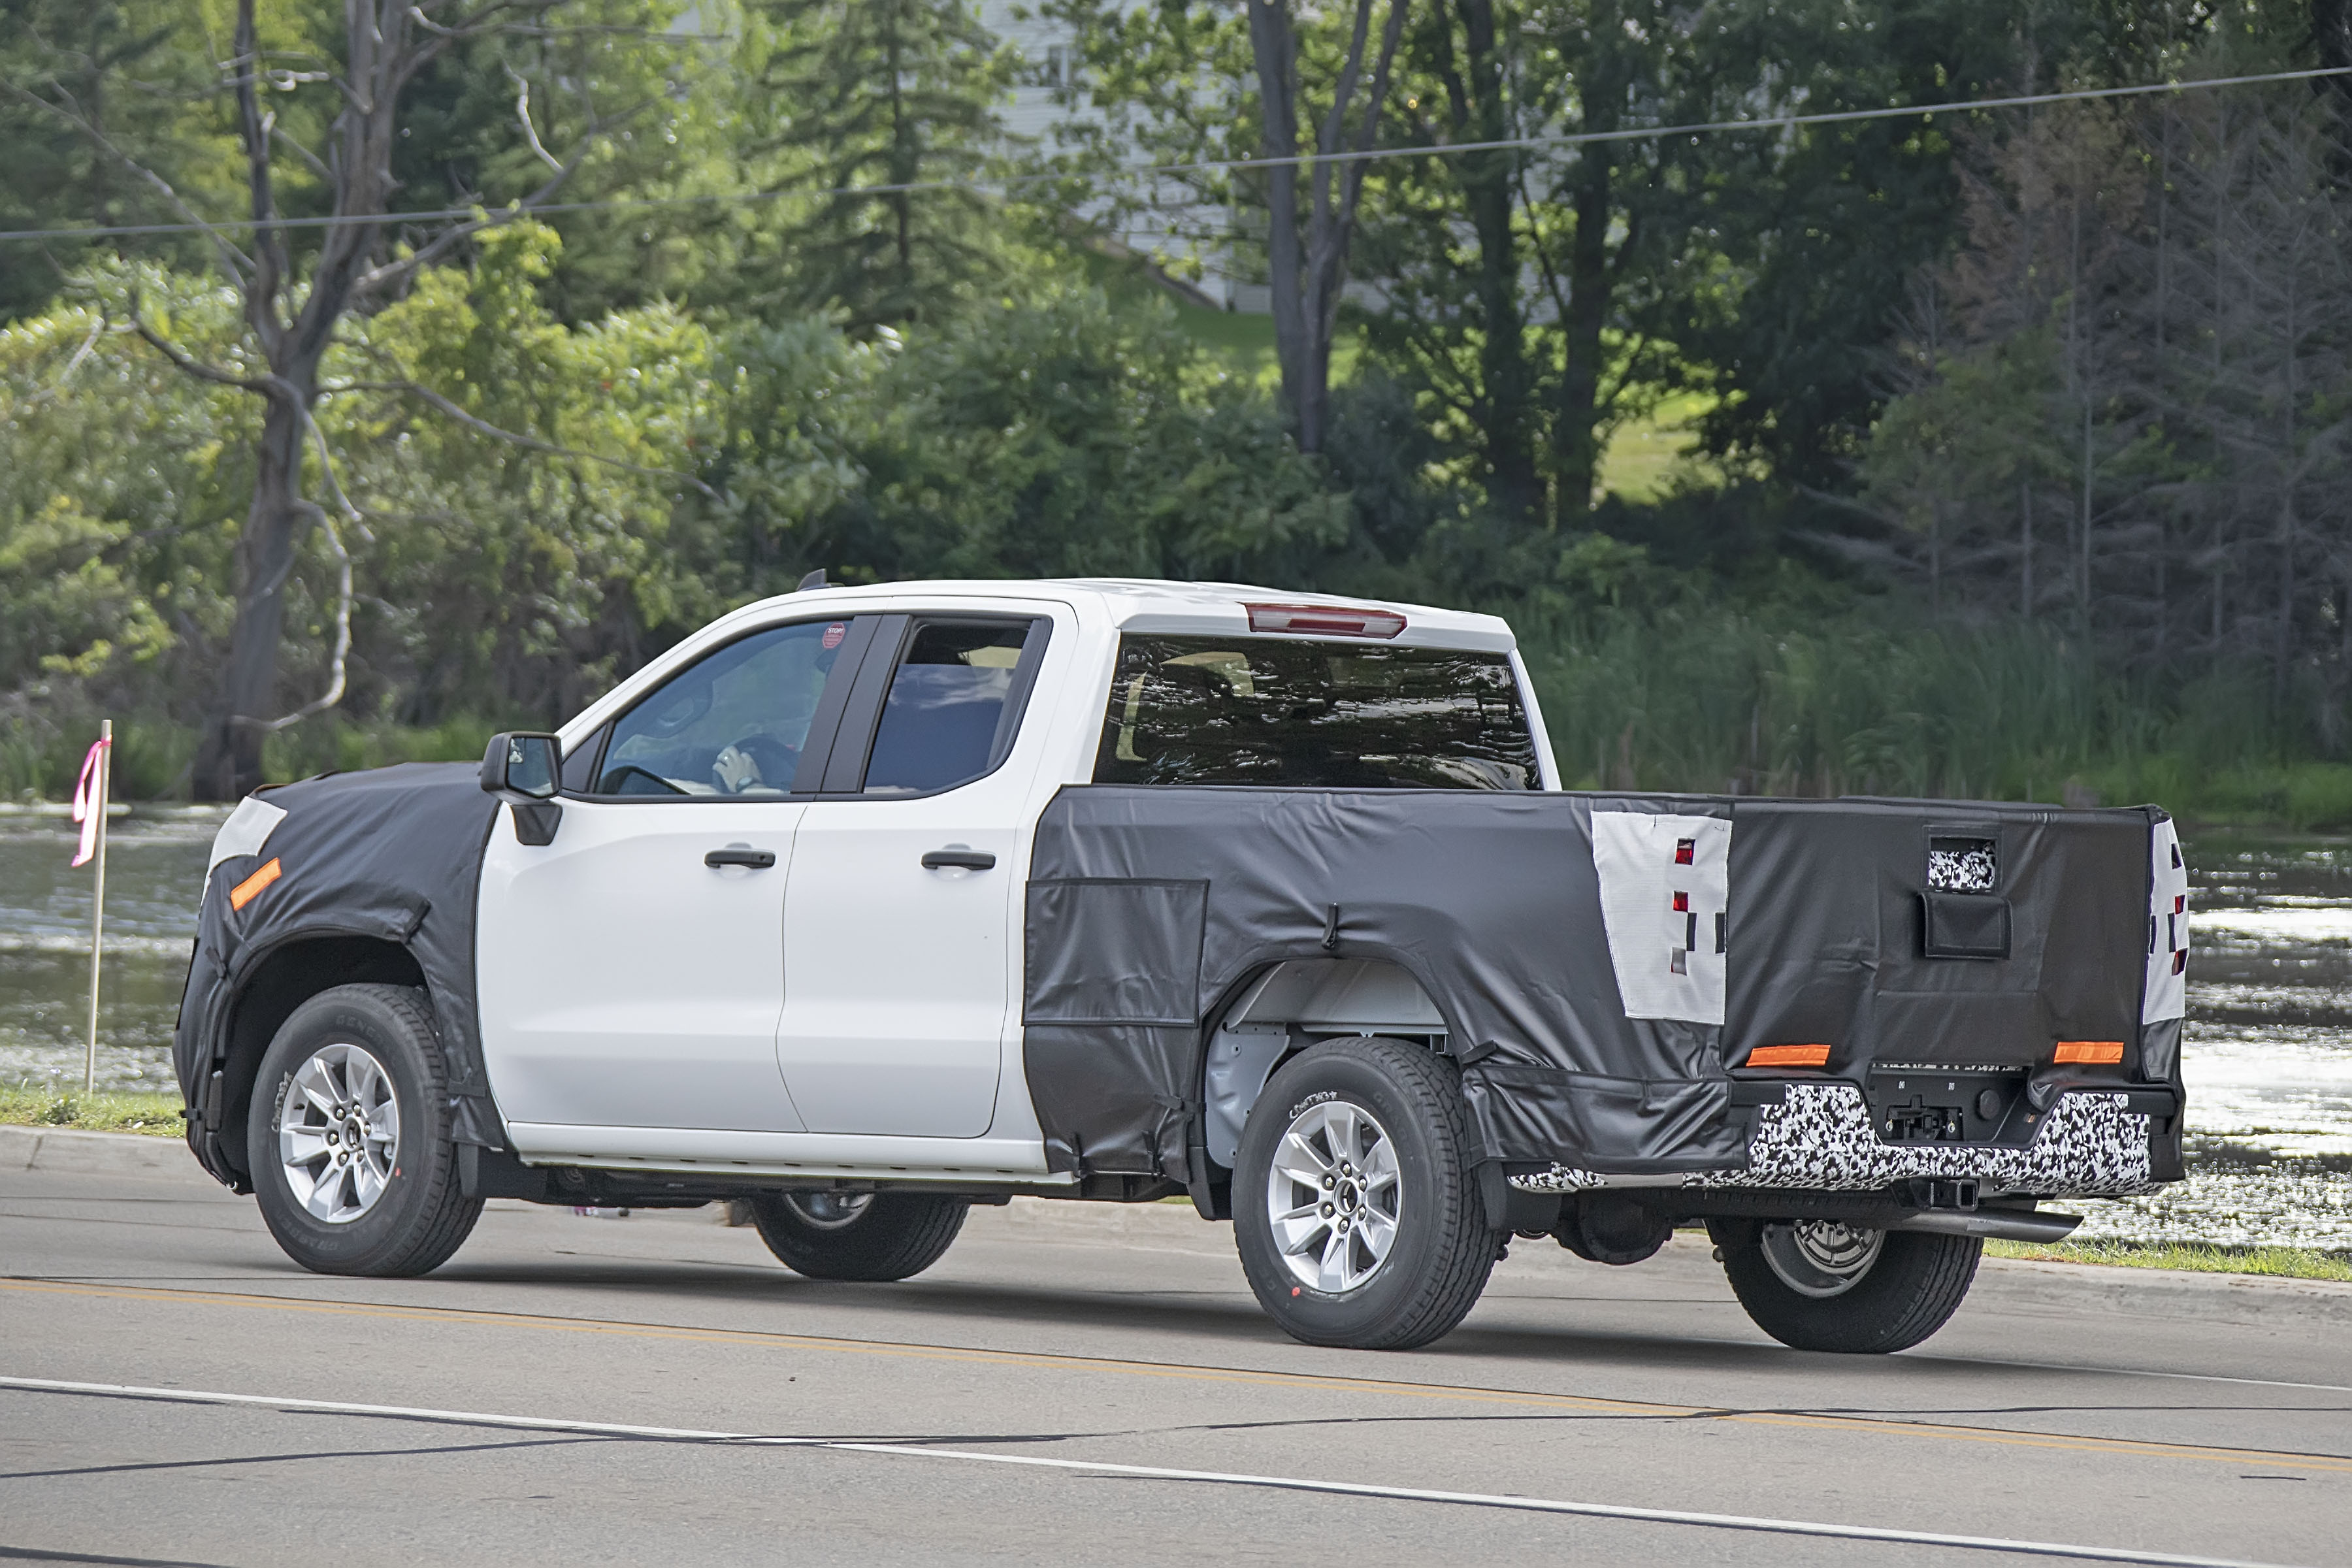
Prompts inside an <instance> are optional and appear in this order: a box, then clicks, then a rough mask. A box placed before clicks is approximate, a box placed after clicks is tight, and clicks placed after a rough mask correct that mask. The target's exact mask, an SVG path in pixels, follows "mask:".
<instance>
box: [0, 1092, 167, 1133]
mask: <svg viewBox="0 0 2352 1568" xmlns="http://www.w3.org/2000/svg"><path fill="white" fill-rule="evenodd" d="M0 1122H15V1123H17V1124H18V1125H20V1126H26V1127H67V1128H71V1129H73V1130H74V1131H79V1132H142V1133H145V1134H147V1135H148V1136H149V1137H152V1138H177V1137H179V1136H181V1135H182V1133H183V1132H184V1131H186V1124H185V1123H184V1122H183V1121H181V1120H180V1097H179V1096H178V1095H177V1094H155V1093H142V1092H139V1091H135V1090H134V1091H129V1092H117V1091H114V1090H110V1089H101V1090H100V1091H99V1092H98V1093H96V1094H82V1093H79V1091H70V1092H69V1091H61V1090H58V1089H47V1088H37V1087H36V1086H34V1085H32V1084H28V1083H18V1084H0Z"/></svg>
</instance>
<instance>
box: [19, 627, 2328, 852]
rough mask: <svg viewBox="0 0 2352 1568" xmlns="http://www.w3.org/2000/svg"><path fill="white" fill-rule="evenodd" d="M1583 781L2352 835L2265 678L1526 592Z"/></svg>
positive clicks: (162, 791)
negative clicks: (2186, 672)
mask: <svg viewBox="0 0 2352 1568" xmlns="http://www.w3.org/2000/svg"><path fill="white" fill-rule="evenodd" d="M1510 615H1511V619H1512V622H1513V624H1514V626H1515V628H1516V629H1517V633H1518V636H1519V643H1520V647H1521V649H1522V651H1523V652H1524V654H1525V656H1526V658H1527V661H1528V669H1529V672H1530V674H1531V675H1532V676H1533V677H1534V679H1535V682H1536V687H1537V690H1538V693H1539V694H1540V696H1541V698H1542V700H1543V706H1544V715H1545V719H1546V721H1547V722H1548V724H1549V728H1550V731H1551V739H1552V749H1553V752H1554V754H1555V755H1556V756H1557V757H1558V759H1559V766H1560V772H1561V774H1562V776H1563V778H1564V779H1565V781H1566V782H1567V783H1568V784H1570V787H1572V788H1583V789H1644V790H1661V791H1694V792H1699V793H1705V794H1717V793H1722V794H1738V795H1823V796H1826V795H1927V796H1941V797H1947V798H1974V799H1993V800H2038V801H2048V802H2053V803H2056V802H2062V801H2069V800H2072V801H2076V802H2082V801H2087V800H2091V799H2094V798H2095V799H2098V800H2102V801H2105V803H2107V804H2110V805H2119V804H2126V803H2137V802H2141V801H2153V802H2155V803H2156V804H2158V805H2163V806H2165V807H2167V808H2168V809H2170V810H2171V811H2173V812H2175V813H2177V814H2179V815H2180V816H2188V817H2192V818H2197V819H2201V820H2207V821H2222V822H2250V823H2253V822H2258V823H2273V824H2283V825H2285V826H2293V827H2297V828H2336V827H2352V763H2339V762H2332V761H2328V760H2326V759H2325V758H2324V757H2322V756H2321V755H2319V751H2320V744H2319V740H2318V731H2317V729H2316V728H2315V726H2313V725H2311V724H2309V723H2307V722H2303V721H2298V720H2297V719H2296V717H2295V715H2296V713H2297V712H2298V711H2301V712H2304V713H2307V712H2308V711H2309V710H2310V709H2311V707H2312V704H2313V703H2314V702H2315V701H2316V700H2318V698H2317V694H2305V698H2304V700H2303V702H2302V707H2301V709H2300V710H2298V709H2296V708H2294V707H2288V708H2285V709H2282V708H2281V707H2280V706H2279V705H2278V704H2276V703H2274V702H2273V700H2272V697H2271V693H2270V689H2269V686H2268V684H2267V682H2266V681H2265V680H2264V679H2262V678H2261V677H2260V676H2258V675H2257V676H2253V677H2250V678H2249V677H2238V676H2232V675H2231V674H2230V673H2229V672H2226V671H2224V672H2220V673H2213V674H2209V675H2207V676H2205V677H2204V678H2203V679H2200V680H2196V681H2193V682H2189V683H2186V684H2181V683H2178V682H2173V681H2170V680H2167V679H2158V678H2157V677H2155V676H2153V675H2143V674H2137V673H2135V672H2117V671H2113V670H2102V669H2100V668H2097V667H2096V665H2095V663H2094V661H2093V660H2092V659H2091V658H2088V657H2086V655H2085V653H2084V650H2083V648H2082V647H2081V646H2080V645H2079V644H2077V643H2075V642H2074V641H2072V640H2071V639H2069V638H2068V637H2065V636H2063V635H2062V634H2059V633H2055V632H2052V631H2049V630H2046V629H2043V628H2041V627H2035V626H2019V625H2015V624H2011V625H1993V626H1976V627H1960V626H1941V627H1939V626H1927V625H1922V624H1918V623H1917V622H1914V621H1906V620H1905V619H1904V618H1902V616H1901V615H1900V613H1899V612H1896V611H1894V610H1877V609H1864V610H1856V609H1852V608H1847V609H1842V610H1834V611H1826V612H1822V613H1813V612H1811V611H1808V610H1807V609H1805V608H1803V607H1802V606H1801V605H1800V606H1795V607H1792V606H1790V605H1782V604H1777V603H1769V602H1768V603H1766V604H1765V605H1763V606H1762V607H1757V606H1756V605H1747V604H1740V603H1737V602H1727V601H1710V600H1708V599H1706V598H1703V597H1699V596H1696V595H1693V596H1688V597H1684V598H1680V599H1677V600H1675V601H1674V602H1673V603H1671V604H1668V605H1664V606H1657V605H1652V606H1648V607H1639V608H1636V607H1624V606H1618V605H1606V604H1603V605H1588V606H1586V607H1583V608H1580V609H1573V610H1570V609H1557V608H1555V609H1538V610H1533V611H1530V610H1529V609H1528V607H1527V606H1526V605H1517V606H1514V607H1513V608H1512V609H1511V611H1510ZM501 727H502V726H501V725H500V724H499V722H498V721H495V720H492V719H488V718H473V717H467V718H459V719H453V720H451V721H447V722H446V723H443V724H440V725H437V726H435V727H432V728H429V729H418V728H410V727H404V726H401V725H395V724H391V723H386V722H382V721H362V720H358V719H355V718H353V717H352V716H351V715H348V714H341V713H330V714H325V715H321V716H320V718H318V719H314V720H311V721H308V722H305V723H303V724H299V725H297V726H295V727H294V728H292V729H289V730H285V731H279V732H278V733H277V734H275V735H272V736H271V737H270V738H269V741H268V745H267V747H266V748H265V750H264V753H263V754H264V763H265V772H266V773H267V774H268V777H269V778H270V779H271V780H272V781H273V782H277V781H283V780H286V779H293V778H301V777H304V776H306V775H308V774H311V773H323V772H328V771H343V772H348V771H351V770H353V769H358V768H368V767H380V766H383V765H384V764H386V763H400V762H428V761H459V760H467V761H470V760H472V759H473V758H477V757H478V756H480V755H481V752H482V746H483V744H484V742H487V741H488V738H489V736H490V734H491V732H492V731H495V730H497V729H499V728H501ZM97 728H98V726H97V721H96V719H95V718H94V717H90V718H79V717H77V718H73V719H61V718H58V716H56V715H54V714H50V713H44V712H37V711H35V710H30V709H28V708H25V707H9V706H0V795H5V796H7V797H22V796H25V795H35V796H41V797H46V798H49V799H56V798H58V797H60V796H62V795H65V794H66V793H67V792H68V790H70V789H71V788H72V785H73V778H74V770H75V768H76V767H77V766H78V765H79V763H80V760H81V754H82V752H83V750H84V748H86V747H87V746H88V745H89V740H90V738H91V737H92V736H94V735H95V734H96V733H97ZM115 734H116V739H117V752H116V769H115V776H116V780H117V790H116V793H117V795H119V796H120V797H121V798H124V799H131V800H140V799H151V800H152V799H167V798H173V797H175V796H177V797H184V796H185V795H186V793H187V773H188V763H189V761H190V759H191V758H192V757H193V756H194V752H195V745H196V733H195V731H194V730H193V729H191V728H189V727H187V726H184V725H177V724H173V723H171V722H168V721H158V720H150V719H145V718H142V717H140V716H138V715H135V714H134V715H128V716H118V718H117V722H116V726H115Z"/></svg>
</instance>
